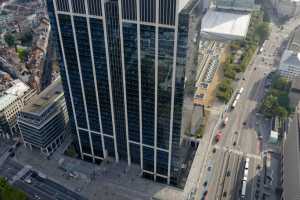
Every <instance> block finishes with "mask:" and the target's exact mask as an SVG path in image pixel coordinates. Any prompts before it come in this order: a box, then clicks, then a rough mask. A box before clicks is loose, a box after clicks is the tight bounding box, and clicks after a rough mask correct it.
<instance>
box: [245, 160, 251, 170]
mask: <svg viewBox="0 0 300 200" xmlns="http://www.w3.org/2000/svg"><path fill="white" fill-rule="evenodd" d="M249 162H250V158H248V157H247V158H246V159H245V169H249Z"/></svg>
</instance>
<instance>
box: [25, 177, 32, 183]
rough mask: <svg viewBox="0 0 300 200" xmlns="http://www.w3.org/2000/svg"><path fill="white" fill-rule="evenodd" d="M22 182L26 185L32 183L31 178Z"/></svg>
mask: <svg viewBox="0 0 300 200" xmlns="http://www.w3.org/2000/svg"><path fill="white" fill-rule="evenodd" d="M24 181H25V183H28V184H31V183H32V181H31V178H26V179H25V180H24Z"/></svg>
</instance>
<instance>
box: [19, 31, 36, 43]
mask: <svg viewBox="0 0 300 200" xmlns="http://www.w3.org/2000/svg"><path fill="white" fill-rule="evenodd" d="M32 39H33V36H32V33H31V31H26V32H24V33H22V34H21V36H20V40H21V42H22V44H23V45H25V44H30V43H31V42H32Z"/></svg>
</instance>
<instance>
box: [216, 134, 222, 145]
mask: <svg viewBox="0 0 300 200" xmlns="http://www.w3.org/2000/svg"><path fill="white" fill-rule="evenodd" d="M222 135H223V134H222V132H221V131H219V132H218V133H217V134H216V137H215V141H216V143H218V142H219V141H220V140H221V138H222Z"/></svg>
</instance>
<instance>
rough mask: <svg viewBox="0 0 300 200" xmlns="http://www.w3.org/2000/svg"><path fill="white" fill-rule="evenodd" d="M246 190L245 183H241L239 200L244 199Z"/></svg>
mask: <svg viewBox="0 0 300 200" xmlns="http://www.w3.org/2000/svg"><path fill="white" fill-rule="evenodd" d="M246 189H247V182H246V181H242V190H241V199H245V198H246Z"/></svg>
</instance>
